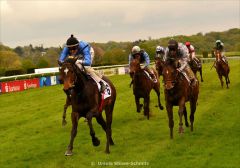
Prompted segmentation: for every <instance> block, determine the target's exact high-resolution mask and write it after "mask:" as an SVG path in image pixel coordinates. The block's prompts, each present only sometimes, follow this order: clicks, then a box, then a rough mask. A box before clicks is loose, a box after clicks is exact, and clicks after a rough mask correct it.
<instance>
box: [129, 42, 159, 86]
mask: <svg viewBox="0 0 240 168" xmlns="http://www.w3.org/2000/svg"><path fill="white" fill-rule="evenodd" d="M137 57H140V63H141V64H142V63H144V70H146V71H147V72H148V73H149V75H150V76H151V78H152V80H153V81H154V82H156V81H157V79H156V76H155V75H154V72H153V70H151V69H150V68H149V64H150V58H149V55H148V54H147V53H146V51H144V50H141V49H140V47H139V46H134V47H133V48H132V52H131V53H130V54H129V65H130V63H131V61H132V60H133V59H135V58H137Z"/></svg>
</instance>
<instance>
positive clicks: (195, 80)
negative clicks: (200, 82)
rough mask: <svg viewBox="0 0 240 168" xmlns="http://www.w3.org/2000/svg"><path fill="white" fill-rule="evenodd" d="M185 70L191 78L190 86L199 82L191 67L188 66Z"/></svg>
mask: <svg viewBox="0 0 240 168" xmlns="http://www.w3.org/2000/svg"><path fill="white" fill-rule="evenodd" d="M185 71H186V74H187V76H188V78H189V80H190V86H195V85H196V83H197V79H196V77H195V75H194V73H193V71H192V70H191V68H190V67H186V68H185Z"/></svg>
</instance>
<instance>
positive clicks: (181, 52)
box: [164, 39, 197, 85]
mask: <svg viewBox="0 0 240 168" xmlns="http://www.w3.org/2000/svg"><path fill="white" fill-rule="evenodd" d="M168 59H174V60H179V62H180V67H179V68H177V71H179V72H180V73H182V74H183V75H184V76H185V78H186V79H187V80H188V82H189V83H190V84H192V85H194V84H195V82H196V81H197V79H196V77H195V75H194V73H193V71H192V70H191V68H190V66H189V64H188V62H189V53H188V49H187V47H186V46H185V45H184V44H182V43H178V42H177V41H176V40H173V39H171V40H169V42H168V47H167V48H166V53H165V56H164V61H165V62H166V61H167V60H168Z"/></svg>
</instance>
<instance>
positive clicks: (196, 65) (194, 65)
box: [189, 57, 203, 82]
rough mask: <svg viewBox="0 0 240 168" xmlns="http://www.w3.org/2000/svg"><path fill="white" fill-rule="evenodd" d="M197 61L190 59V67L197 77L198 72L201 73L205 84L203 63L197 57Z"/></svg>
mask: <svg viewBox="0 0 240 168" xmlns="http://www.w3.org/2000/svg"><path fill="white" fill-rule="evenodd" d="M196 59H197V60H198V61H196V60H194V59H190V61H189V65H190V67H191V69H192V71H193V73H194V74H195V76H196V77H197V72H199V73H200V77H201V82H203V77H202V63H201V60H200V59H199V58H197V57H196Z"/></svg>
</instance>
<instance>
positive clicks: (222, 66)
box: [214, 50, 230, 88]
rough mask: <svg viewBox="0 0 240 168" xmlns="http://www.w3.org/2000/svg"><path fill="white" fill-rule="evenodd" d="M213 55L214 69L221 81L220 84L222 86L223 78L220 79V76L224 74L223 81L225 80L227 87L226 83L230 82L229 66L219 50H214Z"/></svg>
mask: <svg viewBox="0 0 240 168" xmlns="http://www.w3.org/2000/svg"><path fill="white" fill-rule="evenodd" d="M214 55H215V57H216V61H215V63H216V71H217V74H218V78H219V80H220V82H221V86H222V88H223V80H222V77H223V76H224V77H225V81H226V85H227V88H229V87H228V84H230V80H229V76H228V75H229V72H230V67H229V65H228V64H227V63H226V62H224V60H223V58H222V54H221V52H220V51H219V50H215V52H214Z"/></svg>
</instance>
